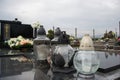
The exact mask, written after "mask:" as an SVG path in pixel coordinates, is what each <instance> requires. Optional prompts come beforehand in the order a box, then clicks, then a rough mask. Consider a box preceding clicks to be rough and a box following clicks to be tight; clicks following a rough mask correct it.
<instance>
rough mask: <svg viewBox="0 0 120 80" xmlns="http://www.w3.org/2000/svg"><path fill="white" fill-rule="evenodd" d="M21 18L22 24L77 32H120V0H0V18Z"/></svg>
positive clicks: (81, 33) (72, 32) (70, 32)
mask: <svg viewBox="0 0 120 80" xmlns="http://www.w3.org/2000/svg"><path fill="white" fill-rule="evenodd" d="M14 18H18V20H20V21H22V23H23V24H32V23H34V22H37V21H39V22H40V24H42V25H44V27H45V29H46V30H48V29H52V27H53V26H54V27H60V28H61V30H65V31H67V33H69V34H70V35H74V31H75V30H74V29H75V28H77V29H78V35H79V36H80V35H84V34H86V33H89V34H92V30H93V28H94V29H95V33H96V34H103V33H104V32H105V31H106V29H107V30H108V31H109V30H112V31H114V32H115V31H117V32H118V29H119V27H118V26H119V25H118V22H119V21H120V0H0V19H2V20H14Z"/></svg>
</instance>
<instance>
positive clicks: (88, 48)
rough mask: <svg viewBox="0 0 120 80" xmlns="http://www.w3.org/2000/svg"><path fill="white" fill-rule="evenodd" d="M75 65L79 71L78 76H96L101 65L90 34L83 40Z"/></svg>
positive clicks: (91, 77) (75, 58)
mask: <svg viewBox="0 0 120 80" xmlns="http://www.w3.org/2000/svg"><path fill="white" fill-rule="evenodd" d="M74 67H75V68H76V70H77V72H78V78H85V79H86V78H88V79H92V80H93V78H94V73H95V72H96V71H97V69H98V67H99V58H98V55H97V54H96V53H95V51H94V45H93V41H92V39H91V37H90V36H89V34H86V35H85V36H84V37H83V38H82V40H81V42H80V47H79V51H78V52H77V53H76V54H75V56H74Z"/></svg>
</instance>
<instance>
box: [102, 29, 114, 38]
mask: <svg viewBox="0 0 120 80" xmlns="http://www.w3.org/2000/svg"><path fill="white" fill-rule="evenodd" d="M103 38H104V39H105V38H109V39H114V38H115V33H114V32H113V31H109V32H108V33H104V37H103Z"/></svg>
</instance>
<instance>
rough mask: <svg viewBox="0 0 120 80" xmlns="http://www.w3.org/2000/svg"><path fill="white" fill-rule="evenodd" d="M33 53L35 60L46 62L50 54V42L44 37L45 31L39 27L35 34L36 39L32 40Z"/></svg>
mask: <svg viewBox="0 0 120 80" xmlns="http://www.w3.org/2000/svg"><path fill="white" fill-rule="evenodd" d="M33 42H34V44H33V48H34V53H35V54H36V57H37V60H42V61H43V60H47V56H48V55H49V53H50V40H49V38H47V37H46V31H45V29H44V27H43V26H40V28H39V30H38V32H37V38H35V39H34V41H33Z"/></svg>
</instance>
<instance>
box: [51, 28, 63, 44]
mask: <svg viewBox="0 0 120 80" xmlns="http://www.w3.org/2000/svg"><path fill="white" fill-rule="evenodd" d="M60 35H61V30H60V28H59V27H58V28H56V29H55V32H54V38H53V39H52V44H57V43H58V38H59V36H60Z"/></svg>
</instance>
